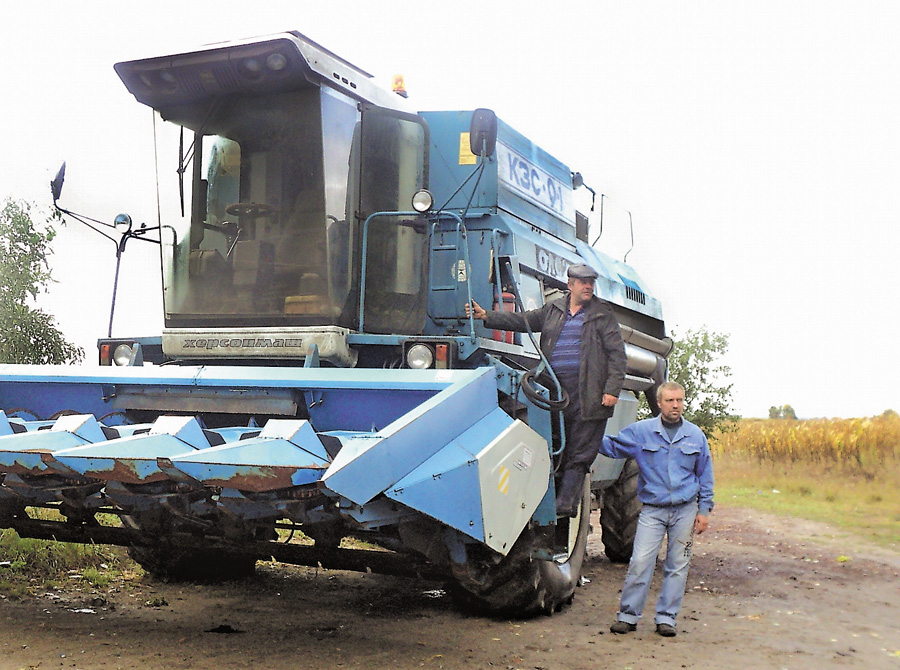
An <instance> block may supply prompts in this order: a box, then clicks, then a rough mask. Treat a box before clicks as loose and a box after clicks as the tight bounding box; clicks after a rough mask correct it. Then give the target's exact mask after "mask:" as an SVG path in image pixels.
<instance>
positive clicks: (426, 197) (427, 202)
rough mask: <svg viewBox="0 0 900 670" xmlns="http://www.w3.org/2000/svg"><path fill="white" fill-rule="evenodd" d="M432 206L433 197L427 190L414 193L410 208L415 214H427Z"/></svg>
mask: <svg viewBox="0 0 900 670" xmlns="http://www.w3.org/2000/svg"><path fill="white" fill-rule="evenodd" d="M433 205H434V196H433V195H431V192H430V191H428V189H424V188H423V189H422V190H420V191H416V192H415V194H414V195H413V197H412V207H413V209H414V210H416V211H417V212H420V213H422V212H427V211H428V210H429V209H431V208H432V206H433Z"/></svg>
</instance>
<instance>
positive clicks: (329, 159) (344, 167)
mask: <svg viewBox="0 0 900 670" xmlns="http://www.w3.org/2000/svg"><path fill="white" fill-rule="evenodd" d="M169 116H170V118H169V119H168V120H172V121H175V122H176V123H178V124H179V125H182V126H184V127H185V128H187V129H189V130H193V131H194V132H193V136H191V135H190V134H189V133H187V132H186V133H185V137H184V139H183V140H182V146H181V152H182V156H183V157H182V170H183V172H184V176H185V181H187V180H188V179H190V178H191V177H192V182H193V187H192V188H191V190H190V193H189V194H186V195H189V196H192V197H190V198H189V199H190V201H191V203H190V217H189V219H188V218H187V217H185V218H184V219H183V223H182V225H181V226H180V227H176V242H175V244H174V246H172V245H163V253H164V255H166V254H168V255H169V257H168V258H165V257H164V259H163V260H164V262H163V267H164V281H165V309H166V320H167V324H168V325H169V326H170V327H172V326H175V327H178V326H226V325H227V326H265V325H306V324H322V323H326V324H335V325H346V326H350V325H351V324H352V320H353V316H354V308H355V304H356V303H355V300H354V292H353V290H352V288H353V286H354V284H355V281H356V280H355V277H354V273H353V272H352V268H353V267H354V266H355V265H358V263H357V262H356V261H355V259H354V258H353V256H354V254H355V253H357V252H356V247H357V246H358V242H357V240H356V239H354V237H355V236H357V235H358V234H357V233H356V232H355V229H356V227H357V226H355V225H351V221H350V220H349V219H350V218H351V217H352V216H353V209H354V207H353V206H352V204H351V205H350V206H349V207H348V200H350V197H348V196H350V194H349V193H348V182H349V181H350V180H351V178H352V174H351V170H350V163H351V159H350V154H351V147H352V145H353V141H354V140H353V138H354V132H355V129H356V128H357V126H358V122H359V117H360V114H359V112H358V110H357V106H356V104H355V103H354V102H353V101H351V100H349V99H347V98H345V97H344V96H342V95H341V94H340V93H337V92H334V91H331V90H330V89H319V88H318V87H310V88H308V89H305V90H299V91H291V92H287V93H278V94H272V95H264V96H259V95H258V96H252V97H251V96H231V97H227V98H219V99H217V100H215V101H213V102H209V101H207V102H206V103H205V104H204V105H202V106H200V105H190V106H187V107H186V108H185V109H181V110H175V111H174V113H171V114H170V115H169ZM185 145H187V146H185ZM185 190H187V189H185Z"/></svg>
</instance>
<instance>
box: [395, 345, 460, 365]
mask: <svg viewBox="0 0 900 670" xmlns="http://www.w3.org/2000/svg"><path fill="white" fill-rule="evenodd" d="M403 357H404V361H405V365H406V367H408V368H411V369H413V370H429V369H432V368H433V369H437V370H446V369H448V368H451V367H453V364H452V363H453V360H452V359H453V346H452V344H450V343H447V342H407V343H406V345H405V346H404V353H403Z"/></svg>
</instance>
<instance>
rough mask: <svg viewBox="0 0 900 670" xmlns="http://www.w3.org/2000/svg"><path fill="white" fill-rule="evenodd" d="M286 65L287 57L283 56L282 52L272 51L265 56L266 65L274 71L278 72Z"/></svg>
mask: <svg viewBox="0 0 900 670" xmlns="http://www.w3.org/2000/svg"><path fill="white" fill-rule="evenodd" d="M286 65H287V58H285V57H284V56H283V55H282V54H279V53H274V54H272V55H270V56H269V57H268V58H266V67H267V68H269V69H270V70H273V71H274V72H278V71H279V70H283V69H284V67H285V66H286Z"/></svg>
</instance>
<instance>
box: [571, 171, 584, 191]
mask: <svg viewBox="0 0 900 670" xmlns="http://www.w3.org/2000/svg"><path fill="white" fill-rule="evenodd" d="M582 186H584V177H582V176H581V173H580V172H573V173H572V189H573V190H578V189H579V188H581V187H582Z"/></svg>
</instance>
